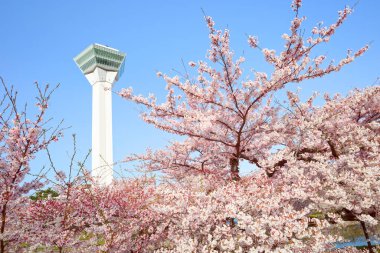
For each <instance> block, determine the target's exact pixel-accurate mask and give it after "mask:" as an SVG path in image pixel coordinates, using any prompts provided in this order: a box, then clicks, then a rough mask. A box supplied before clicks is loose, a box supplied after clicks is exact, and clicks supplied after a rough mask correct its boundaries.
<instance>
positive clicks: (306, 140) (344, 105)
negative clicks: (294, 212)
mask: <svg viewBox="0 0 380 253" xmlns="http://www.w3.org/2000/svg"><path fill="white" fill-rule="evenodd" d="M379 94H380V87H379V86H373V87H370V88H367V89H364V90H362V91H360V90H355V91H352V92H351V93H350V94H349V95H348V96H347V97H345V98H342V97H340V96H339V95H336V96H335V97H334V98H331V97H329V96H328V95H325V100H326V104H325V105H324V106H323V107H320V108H318V107H315V106H313V98H310V99H309V100H308V101H307V102H306V103H302V102H300V101H299V98H298V95H297V94H294V93H290V92H289V93H288V96H289V101H290V104H289V107H287V108H286V109H287V110H288V111H289V113H288V114H286V115H285V116H284V117H283V119H282V122H283V123H284V124H285V125H286V126H287V128H286V131H285V132H284V133H283V139H282V141H283V143H282V145H283V146H284V148H283V149H282V150H281V151H280V152H277V153H276V154H275V155H273V156H271V157H270V158H269V159H267V161H266V162H263V163H262V164H261V166H262V167H267V168H274V170H272V171H271V173H272V175H273V177H274V178H275V180H280V181H287V182H289V183H291V184H293V185H296V186H297V188H299V189H300V190H301V189H302V190H303V191H305V192H308V197H307V198H306V199H305V201H306V202H305V204H306V203H307V204H309V205H310V204H311V205H312V206H313V208H314V210H317V211H322V212H324V213H325V215H326V218H328V219H329V220H330V221H332V222H340V221H357V222H359V223H360V225H361V227H362V229H363V236H365V238H366V240H367V241H368V247H369V248H370V250H371V243H370V235H369V233H368V231H367V226H371V225H376V224H377V223H378V222H379V218H380V209H379V205H380V195H379V193H380V191H379V189H380V167H379V165H380V157H379V153H380V150H379V148H380V138H379V136H380V135H379V134H380V96H379ZM274 127H276V126H274ZM276 164H277V166H275V165H276ZM371 252H373V251H371Z"/></svg>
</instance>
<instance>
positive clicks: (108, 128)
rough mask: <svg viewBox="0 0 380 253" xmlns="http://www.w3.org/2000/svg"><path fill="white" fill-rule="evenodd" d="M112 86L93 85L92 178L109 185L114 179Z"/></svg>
mask: <svg viewBox="0 0 380 253" xmlns="http://www.w3.org/2000/svg"><path fill="white" fill-rule="evenodd" d="M111 88H112V84H111V83H108V82H96V83H95V84H93V85H92V176H93V177H94V178H95V179H97V180H98V182H99V183H100V184H105V185H109V184H111V182H112V178H113V157H112V154H113V153H112V150H113V149H112V92H111Z"/></svg>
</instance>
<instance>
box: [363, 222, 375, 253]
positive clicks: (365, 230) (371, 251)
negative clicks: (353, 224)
mask: <svg viewBox="0 0 380 253" xmlns="http://www.w3.org/2000/svg"><path fill="white" fill-rule="evenodd" d="M360 225H362V229H363V233H364V236H365V239H366V241H367V245H368V252H369V253H375V251H373V246H372V244H371V240H370V239H369V235H368V231H367V228H366V226H365V222H364V221H360Z"/></svg>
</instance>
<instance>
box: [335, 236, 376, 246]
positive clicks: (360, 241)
mask: <svg viewBox="0 0 380 253" xmlns="http://www.w3.org/2000/svg"><path fill="white" fill-rule="evenodd" d="M371 243H372V245H380V240H376V239H374V238H372V239H371ZM349 246H354V247H355V246H367V241H366V240H365V238H364V236H363V237H358V238H356V239H355V240H354V241H349V242H337V243H336V248H338V249H340V248H345V247H349Z"/></svg>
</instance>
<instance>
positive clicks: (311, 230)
mask: <svg viewBox="0 0 380 253" xmlns="http://www.w3.org/2000/svg"><path fill="white" fill-rule="evenodd" d="M300 6H301V1H293V3H292V8H293V10H294V13H295V17H294V19H293V20H292V22H291V25H290V33H289V34H284V35H283V36H282V38H283V39H284V41H285V43H284V50H283V51H281V52H279V53H276V52H275V51H274V50H270V49H266V48H261V47H260V46H259V43H258V39H257V38H256V37H254V36H249V37H248V43H249V45H250V46H251V47H252V48H258V49H261V51H262V53H263V55H264V58H265V60H266V61H267V63H268V64H270V65H271V66H272V67H273V70H272V71H271V72H270V73H263V72H255V73H253V75H254V78H253V79H250V80H247V79H243V78H242V73H243V69H242V63H243V62H244V61H245V59H244V58H242V57H240V58H238V59H237V60H234V52H233V51H232V50H231V49H230V46H229V31H228V30H225V31H221V30H216V29H215V27H214V22H213V20H212V19H211V18H210V17H206V21H207V25H208V27H209V31H210V34H209V37H210V40H211V48H210V50H209V51H208V59H209V61H210V62H209V63H207V62H204V61H199V62H189V66H190V67H192V68H194V69H196V70H197V72H198V74H197V76H196V77H195V78H190V76H189V74H187V73H186V74H185V75H184V76H182V77H179V76H174V77H169V76H167V75H165V74H162V73H160V72H159V73H158V76H159V77H162V78H163V79H164V81H165V82H166V84H167V86H166V89H167V90H168V94H167V97H166V101H165V102H164V103H161V104H160V103H158V102H157V99H156V97H154V96H149V97H148V98H145V97H143V96H141V95H134V94H133V91H132V89H131V88H128V89H123V90H122V91H121V92H120V95H121V96H122V97H123V98H125V99H127V100H130V101H133V102H135V103H137V104H140V105H143V106H144V107H145V108H146V111H145V112H143V114H142V118H143V120H144V121H146V122H147V123H149V124H153V125H154V126H156V127H157V128H159V129H162V130H163V131H167V132H170V133H174V134H178V135H181V136H185V137H186V139H185V140H184V141H177V142H174V143H172V144H170V145H169V146H168V147H167V148H165V149H163V150H158V151H152V150H148V151H147V152H146V153H145V154H142V155H132V156H129V157H127V159H126V160H127V161H134V160H139V161H141V162H142V163H141V165H140V166H141V167H142V168H145V169H147V170H150V171H162V172H164V175H165V176H168V177H171V178H174V179H177V182H180V184H179V185H177V186H176V187H179V188H178V189H173V191H172V192H167V195H165V196H169V197H168V198H169V199H170V198H172V199H171V200H170V201H168V202H164V203H166V204H163V205H164V206H167V208H168V210H166V212H167V213H171V214H172V215H169V216H168V219H169V221H168V224H171V226H169V225H168V229H169V231H171V233H169V237H168V243H167V245H166V246H165V247H166V248H165V247H163V249H162V250H163V251H165V250H167V251H170V250H173V249H176V250H177V251H185V250H189V251H202V250H216V251H218V250H219V251H220V250H225V251H227V252H228V251H231V252H233V251H235V250H241V251H242V252H244V250H248V249H250V250H256V251H258V252H274V251H276V250H277V251H278V252H280V251H281V250H282V251H281V252H294V250H299V252H308V250H310V248H312V249H313V250H315V252H324V251H325V250H326V249H327V248H328V247H331V245H329V243H330V242H334V241H335V240H337V238H336V237H334V238H333V237H329V236H328V235H325V234H323V233H322V232H321V231H323V229H324V228H325V227H327V226H328V225H329V222H339V221H340V220H342V219H343V220H347V219H351V220H357V221H359V222H360V224H361V225H362V226H363V231H364V233H365V234H366V232H365V231H366V228H365V226H366V224H367V225H368V224H375V223H376V222H377V221H376V219H377V218H376V217H378V210H377V209H376V206H378V201H377V200H378V199H379V198H378V190H377V189H379V177H378V168H379V161H378V158H376V157H378V153H379V152H378V147H379V140H378V138H376V136H378V117H379V116H378V113H379V109H378V108H379V107H378V99H376V98H377V97H378V96H376V94H378V90H377V88H374V89H373V90H366V91H363V92H355V93H353V94H352V95H350V96H349V97H347V98H345V99H341V98H338V97H336V98H334V99H328V98H327V102H326V105H325V106H324V107H322V108H318V107H315V106H314V105H313V98H311V99H310V100H308V101H307V102H306V103H300V101H299V98H298V95H297V94H294V93H291V92H288V98H289V104H290V105H289V107H285V106H284V105H282V104H279V103H277V102H276V101H274V99H273V95H274V94H275V93H276V92H277V91H279V90H281V89H284V88H285V87H286V85H287V84H290V83H300V82H302V81H305V80H308V79H313V78H319V77H323V76H325V75H328V74H329V73H331V72H335V71H339V70H340V69H341V68H342V67H343V66H344V65H346V64H349V63H351V62H352V61H353V60H354V59H355V58H357V57H359V56H361V55H362V54H363V53H364V52H365V51H366V50H367V49H368V46H364V47H363V48H360V49H358V50H357V51H356V52H352V51H350V50H349V51H348V54H347V56H346V57H345V58H343V59H342V60H340V61H338V63H337V64H334V63H333V61H331V62H326V56H325V55H313V49H314V48H316V47H318V46H321V45H322V44H324V43H327V42H329V40H330V39H331V37H332V35H333V34H334V33H335V31H336V29H338V28H339V27H340V26H341V25H342V24H343V22H344V21H345V20H346V18H347V17H348V15H349V14H350V13H351V9H349V8H348V7H346V8H345V9H343V10H342V11H340V12H339V15H338V19H337V21H336V22H335V23H333V24H331V25H330V26H326V27H321V26H319V27H314V28H313V29H312V31H311V33H310V36H308V37H306V38H305V37H303V36H302V35H303V34H304V32H301V30H302V31H303V28H302V22H303V21H304V20H305V18H304V17H299V8H300ZM301 34H302V35H301ZM370 98H371V99H370ZM366 99H369V100H368V101H367V100H366ZM365 101H367V102H365ZM362 106H364V108H365V109H362V110H361V111H360V110H357V109H356V108H361V107H362ZM300 108H301V109H300ZM341 110H343V111H344V113H341V112H340V111H341ZM342 124H343V125H344V127H340V128H339V126H341V125H342ZM338 128H339V129H338ZM347 131H350V132H349V134H345V133H347ZM357 158H358V159H357ZM241 160H247V161H249V162H251V163H252V164H254V165H255V166H256V167H257V168H258V169H259V171H260V173H259V175H260V176H258V177H260V179H249V180H248V181H249V183H247V184H248V185H249V186H247V187H248V189H245V188H244V185H243V182H241V183H240V184H239V182H240V181H244V182H245V180H246V179H243V180H241V175H240V169H239V163H240V161H241ZM199 175H203V176H205V179H204V180H207V179H208V178H212V180H209V181H208V184H209V185H214V186H215V187H213V188H211V189H209V190H205V191H203V192H202V191H201V194H197V193H196V192H197V191H195V190H194V189H193V187H194V185H191V184H190V185H188V184H186V183H185V182H187V181H188V180H190V181H191V178H195V182H196V181H197V180H198V181H200V179H199V178H198V176H199ZM352 175H356V176H355V177H352ZM359 175H360V176H359ZM375 175H376V176H375ZM200 178H202V177H200ZM254 178H256V177H254ZM220 179H222V180H220ZM230 179H232V181H236V182H228V181H230ZM257 180H258V181H260V180H263V181H264V182H266V183H265V184H259V183H258V181H257ZM363 180H364V181H363ZM214 181H216V182H218V183H214V184H213V183H212V182H214ZM353 181H355V183H354V182H353ZM195 182H193V183H195ZM260 182H261V181H260ZM226 184H227V186H226ZM257 184H259V185H260V187H259V189H257V188H255V187H256V185H257ZM364 184H366V186H365V187H364V186H363V187H362V188H361V186H360V185H364ZM337 186H339V187H337ZM189 189H190V190H189ZM250 190H253V191H255V192H249V191H250ZM325 190H326V191H325ZM338 190H339V191H338ZM165 191H167V189H165ZM268 192H269V193H270V194H268ZM240 193H241V195H239V194H240ZM213 194H216V196H215V198H217V196H222V197H221V199H218V200H214V199H212V198H213V196H214V195H213ZM234 194H237V195H234ZM170 196H171V197H170ZM253 198H254V199H253ZM358 199H363V200H364V201H360V203H358ZM210 201H211V203H210ZM256 201H257V202H256ZM170 203H174V206H173V205H170ZM242 203H243V204H242ZM276 203H278V204H276ZM177 204H178V205H177ZM281 205H283V206H281ZM228 206H233V207H231V208H232V210H234V211H233V212H230V211H229V209H228V208H227V207H228ZM247 206H250V207H252V210H251V209H249V208H247V209H245V208H246V207H247ZM354 206H356V207H355V208H356V209H355V208H354ZM181 207H182V209H181ZM162 208H163V207H162ZM243 210H244V211H243ZM265 210H267V211H265ZM314 212H323V213H324V214H326V216H327V219H324V220H317V219H311V218H310V217H311V214H313V213H314ZM204 213H206V214H204ZM201 214H202V215H205V217H207V218H205V219H204V220H203V219H202V218H200V215H201ZM243 214H244V215H246V216H247V217H248V218H247V219H248V220H251V221H260V222H259V223H255V222H253V223H249V225H250V226H251V225H252V224H254V227H255V228H254V229H256V230H255V231H256V232H257V231H261V233H259V232H257V233H252V234H247V233H249V232H247V231H250V229H253V228H249V229H248V228H247V227H244V226H245V225H246V224H245V223H244V222H243V221H244V219H245V218H244V217H243V216H240V215H243ZM349 216H350V217H351V218H349ZM235 219H236V220H237V223H236V224H235V222H234V221H235ZM185 220H187V221H188V222H187V223H186V224H185V225H184V224H183V223H182V222H184V221H185ZM202 222H204V223H202ZM239 222H240V223H239ZM206 223H208V224H212V225H210V226H211V227H210V226H207V225H206ZM228 225H230V226H228ZM293 225H294V227H293ZM240 226H242V227H240ZM252 226H253V225H252ZM289 227H292V228H289ZM171 229H172V230H171ZM219 229H220V231H221V232H218V231H219ZM292 229H296V230H297V229H299V230H297V231H293V230H292ZM284 231H285V232H284ZM286 231H288V232H286ZM214 234H215V238H216V239H215V240H214V239H212V237H213V235H214ZM224 236H225V237H224ZM244 236H247V237H246V238H247V241H249V242H250V243H248V244H247V245H245V246H244V247H243V245H244V243H243V244H239V243H238V238H245V237H244ZM261 236H262V237H261ZM366 236H368V235H366ZM309 243H310V244H309ZM181 245H184V247H185V248H178V247H180V246H181ZM311 245H315V246H311ZM176 247H177V248H176ZM369 248H370V250H371V246H370V245H369ZM174 251H175V250H174Z"/></svg>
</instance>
